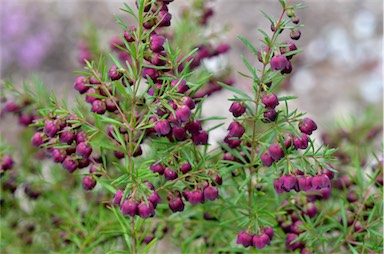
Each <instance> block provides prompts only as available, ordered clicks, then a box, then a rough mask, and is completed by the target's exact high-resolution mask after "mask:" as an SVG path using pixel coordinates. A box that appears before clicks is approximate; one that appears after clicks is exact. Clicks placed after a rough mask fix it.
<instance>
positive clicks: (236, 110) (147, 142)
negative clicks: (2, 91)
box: [0, 0, 383, 253]
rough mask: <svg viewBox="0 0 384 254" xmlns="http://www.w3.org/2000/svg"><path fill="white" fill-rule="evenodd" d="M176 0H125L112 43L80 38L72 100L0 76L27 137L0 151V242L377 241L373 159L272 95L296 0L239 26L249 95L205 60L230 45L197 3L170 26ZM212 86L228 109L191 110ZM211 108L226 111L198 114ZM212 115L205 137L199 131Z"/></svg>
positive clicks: (203, 248)
mask: <svg viewBox="0 0 384 254" xmlns="http://www.w3.org/2000/svg"><path fill="white" fill-rule="evenodd" d="M172 2H173V1H172V0H170V1H165V0H162V1H149V0H139V1H136V5H135V7H133V6H130V5H127V4H126V5H124V8H122V10H123V11H124V12H126V13H128V14H129V15H131V16H132V17H134V19H135V21H136V22H135V24H129V25H127V24H125V23H124V22H123V21H122V20H121V19H118V22H119V23H120V25H121V27H122V32H121V34H120V35H119V36H117V37H115V38H112V39H111V43H110V46H111V49H112V51H113V52H112V53H111V54H110V55H109V56H106V55H105V54H104V53H103V52H101V51H98V49H91V48H90V47H88V46H87V45H90V44H91V43H90V42H89V43H87V42H85V43H81V44H80V47H79V49H80V53H79V62H80V63H81V64H83V65H84V70H83V71H80V72H78V77H77V78H76V80H75V81H74V84H73V88H74V89H75V90H76V91H77V92H78V93H79V94H80V95H79V97H78V99H77V104H76V105H67V104H66V103H65V101H63V102H59V101H58V100H57V99H56V97H55V96H54V95H51V96H49V95H47V94H46V93H45V90H44V88H43V87H42V86H41V84H38V85H37V86H36V88H35V89H30V90H28V88H26V89H25V91H18V90H16V89H15V88H14V86H13V85H12V83H11V82H5V88H6V90H7V91H8V92H9V93H7V94H6V99H7V102H6V103H5V105H4V107H3V112H4V113H13V114H16V115H17V116H18V117H19V119H20V123H21V124H23V125H25V126H30V127H31V128H27V129H26V134H25V136H26V137H27V138H26V139H29V140H30V141H31V145H26V146H25V147H23V149H22V151H21V152H20V153H21V154H20V155H22V156H21V157H19V154H18V153H11V150H10V149H9V148H7V147H6V146H5V145H4V146H2V149H1V156H0V158H1V173H2V194H3V195H2V207H4V209H2V213H3V214H4V215H5V216H7V218H8V224H7V225H6V226H3V225H2V230H4V229H5V228H9V230H10V231H12V233H11V235H10V236H7V237H5V241H4V244H3V245H2V248H4V250H5V251H12V250H13V249H12V248H16V247H11V245H10V244H11V243H12V242H13V241H20V242H22V245H20V251H26V250H32V251H36V252H41V251H52V250H54V251H68V252H80V253H81V252H85V253H88V252H95V251H98V252H108V253H118V252H127V253H141V252H145V251H149V250H154V251H156V250H157V249H156V248H159V249H160V248H162V247H164V245H168V243H167V242H168V240H169V239H170V238H172V239H173V241H174V242H173V246H174V247H172V248H175V249H178V250H179V251H181V252H183V253H191V252H202V253H208V252H209V253H210V252H230V253H232V252H244V251H246V248H248V249H247V251H250V252H255V251H258V250H261V249H262V250H265V251H266V252H271V251H272V252H286V251H290V250H292V251H297V252H301V253H318V252H319V253H324V252H326V253H334V252H349V251H355V252H365V251H370V252H379V251H382V236H381V233H380V231H381V230H382V225H381V224H382V220H381V215H382V193H381V192H380V189H379V188H377V186H378V187H380V186H382V165H383V162H382V160H380V159H379V158H377V156H374V157H375V158H374V159H370V161H365V162H362V161H361V159H360V157H358V156H356V154H355V151H350V150H348V149H346V150H345V151H343V145H342V144H339V143H336V144H333V143H332V145H331V142H333V141H337V139H336V138H329V136H327V135H324V137H323V141H324V144H325V145H324V144H319V142H317V141H316V139H315V138H314V135H313V133H316V132H318V131H319V130H318V126H317V124H316V122H315V120H314V119H311V118H309V117H307V116H305V114H304V113H300V112H299V111H298V110H297V109H295V110H292V109H291V108H290V103H289V102H290V100H293V99H295V97H294V96H279V94H278V90H279V84H280V82H281V81H282V80H284V79H285V78H286V76H287V75H289V74H290V73H291V71H292V68H294V65H293V62H292V60H293V59H294V58H295V56H296V55H297V54H299V53H300V52H301V50H300V49H298V47H297V46H296V44H295V42H294V41H295V40H299V39H300V35H301V32H300V26H301V23H300V22H301V21H300V18H299V17H298V16H297V15H296V14H295V11H296V9H298V8H301V7H302V6H301V5H300V4H298V5H290V4H289V3H287V2H286V1H284V0H280V3H281V14H280V16H279V17H278V19H274V18H272V17H270V16H268V15H267V14H266V13H263V14H264V16H265V17H266V18H267V19H268V20H269V21H270V22H271V31H270V32H267V31H263V30H260V32H261V35H262V37H263V38H262V40H261V45H260V46H254V45H253V43H251V42H250V41H248V40H247V39H246V38H245V37H242V36H240V37H239V38H240V40H241V41H242V42H243V43H244V44H245V45H246V46H247V47H248V49H249V50H250V51H252V53H253V54H254V57H255V59H258V61H259V65H257V66H253V65H252V64H250V61H249V60H247V59H246V58H244V57H243V58H242V60H243V62H244V64H245V66H246V67H247V69H248V73H241V75H243V76H244V77H246V78H248V80H249V84H248V85H249V86H250V87H252V91H253V93H251V94H248V93H245V92H244V91H242V90H240V89H238V88H236V87H235V86H232V83H233V82H232V81H231V78H230V76H229V75H228V73H229V72H228V71H227V70H226V71H223V72H222V73H220V72H218V73H214V74H213V73H210V72H209V71H208V70H207V68H206V66H205V65H206V61H207V60H209V59H213V58H217V57H221V56H223V55H225V53H226V52H227V51H228V50H229V48H230V47H229V45H227V44H225V43H218V42H215V41H212V40H211V36H209V35H208V36H202V35H201V34H204V33H203V31H205V30H204V29H205V25H206V24H207V22H208V20H209V17H210V16H211V15H212V14H213V11H212V10H211V9H209V8H207V7H206V6H205V5H204V4H203V3H201V2H200V1H196V3H195V9H193V10H191V11H190V12H185V13H184V14H183V15H182V16H181V21H180V24H179V26H180V27H177V26H176V27H175V28H174V29H173V30H172V26H174V24H173V18H172V14H171V13H170V12H169V9H168V6H169V5H170V4H172ZM196 21H197V22H196ZM186 27H188V28H190V29H186ZM190 31H192V32H191V33H192V34H189V32H190ZM285 33H288V34H289V36H290V38H291V40H284V39H281V36H283V35H284V34H285ZM198 35H199V36H198ZM186 36H189V38H191V39H190V40H188V41H187V42H185V43H180V41H181V40H185V37H186ZM229 68H230V67H228V69H229ZM36 83H37V82H36ZM221 89H227V90H229V91H231V92H232V93H233V98H232V99H231V101H232V104H231V106H230V107H229V108H228V109H226V110H228V111H229V112H231V113H232V115H233V118H232V119H230V120H229V122H228V121H227V122H225V121H224V120H226V119H225V117H223V116H213V117H205V116H204V112H203V110H202V105H203V104H204V102H205V99H206V98H207V97H208V96H210V95H211V94H213V93H215V92H217V91H219V90H221ZM48 98H49V99H48ZM212 120H216V121H217V120H219V121H222V122H221V123H219V124H217V125H214V126H213V127H209V128H208V127H207V125H208V124H209V122H210V121H212ZM222 125H225V126H226V130H227V133H226V135H225V137H223V139H222V140H221V141H219V142H217V143H216V142H214V141H212V139H210V136H211V134H212V133H214V132H215V131H217V130H218V128H219V127H220V126H222ZM371 132H372V131H371ZM371 132H370V135H371V136H373V138H371V140H373V139H374V136H376V135H377V134H378V131H376V133H371ZM349 135H350V136H353V134H352V132H351V133H350V134H349ZM327 138H328V140H327ZM353 145H354V144H351V146H353ZM32 146H33V147H34V148H32ZM338 147H340V150H337V148H338ZM341 152H344V153H345V156H346V157H348V158H349V160H348V161H343V160H342V159H341V158H340V153H341ZM373 152H377V151H376V150H375V151H373ZM19 158H23V160H21V159H20V160H19ZM363 158H364V157H363ZM372 161H376V162H375V163H373V164H375V165H374V166H373V170H372V172H369V173H365V172H364V171H363V170H362V168H367V167H370V166H371V165H370V164H372V163H371V162H372ZM54 163H55V164H54ZM346 169H349V171H348V173H350V174H346V172H344V171H346ZM352 172H354V173H352ZM19 189H21V191H23V192H24V194H25V195H24V194H23V195H22V196H21V197H20V195H17V192H16V190H17V191H18V190H19ZM79 189H83V190H82V191H80V192H79ZM75 194H76V195H75ZM23 206H25V207H26V208H27V209H20V210H19V209H17V208H18V207H23ZM13 211H15V212H16V213H17V214H16V215H17V216H16V215H15V214H14V213H13ZM21 217H22V218H24V220H23V221H19V218H21ZM47 221H50V222H51V223H50V224H49V225H47V223H46V222H47ZM11 229H13V230H11ZM15 229H17V230H15ZM47 232H48V234H47ZM163 238H165V239H164V240H163V241H161V239H163ZM15 239H17V240H15ZM47 239H49V240H47ZM24 248H25V249H24Z"/></svg>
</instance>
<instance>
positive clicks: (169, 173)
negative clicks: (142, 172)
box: [164, 168, 178, 181]
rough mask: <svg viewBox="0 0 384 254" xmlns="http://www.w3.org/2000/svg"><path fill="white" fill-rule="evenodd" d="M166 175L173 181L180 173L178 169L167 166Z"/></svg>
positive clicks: (166, 177)
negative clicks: (174, 169)
mask: <svg viewBox="0 0 384 254" xmlns="http://www.w3.org/2000/svg"><path fill="white" fill-rule="evenodd" d="M164 177H165V179H167V180H168V181H172V180H175V179H177V177H178V175H177V172H176V171H173V170H171V169H170V168H165V170H164Z"/></svg>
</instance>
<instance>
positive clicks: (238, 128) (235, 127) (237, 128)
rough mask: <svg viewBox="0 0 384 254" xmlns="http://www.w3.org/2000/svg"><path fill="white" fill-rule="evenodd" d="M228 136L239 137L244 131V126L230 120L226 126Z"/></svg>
mask: <svg viewBox="0 0 384 254" xmlns="http://www.w3.org/2000/svg"><path fill="white" fill-rule="evenodd" d="M228 130H229V133H228V136H230V137H237V138H241V137H242V136H243V134H244V133H245V129H244V127H243V126H242V125H241V124H240V123H239V122H232V123H231V124H230V125H229V127H228Z"/></svg>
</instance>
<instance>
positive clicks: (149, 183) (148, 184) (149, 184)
mask: <svg viewBox="0 0 384 254" xmlns="http://www.w3.org/2000/svg"><path fill="white" fill-rule="evenodd" d="M145 185H146V186H147V187H148V188H149V189H150V190H152V191H154V190H155V186H154V185H153V184H152V183H151V182H145Z"/></svg>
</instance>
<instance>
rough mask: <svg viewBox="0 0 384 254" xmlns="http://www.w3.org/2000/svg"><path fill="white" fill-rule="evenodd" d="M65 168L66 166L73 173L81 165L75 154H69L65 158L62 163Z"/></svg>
mask: <svg viewBox="0 0 384 254" xmlns="http://www.w3.org/2000/svg"><path fill="white" fill-rule="evenodd" d="M61 165H62V166H63V168H65V169H66V170H67V171H68V172H69V173H73V172H74V171H75V170H76V169H77V168H78V166H79V163H78V161H77V160H76V158H75V157H73V156H67V157H66V158H65V160H64V161H63V162H62V163H61Z"/></svg>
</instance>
